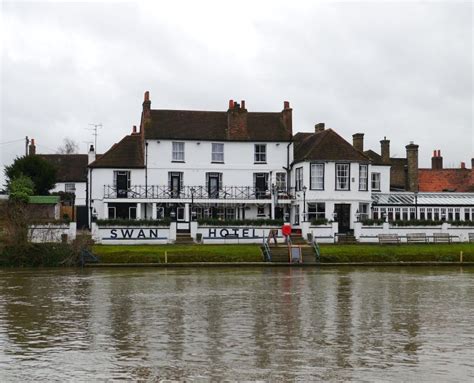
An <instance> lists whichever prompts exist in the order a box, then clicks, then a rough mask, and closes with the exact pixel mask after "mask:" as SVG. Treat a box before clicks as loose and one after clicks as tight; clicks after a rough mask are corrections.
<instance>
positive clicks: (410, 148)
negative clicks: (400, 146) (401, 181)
mask: <svg viewBox="0 0 474 383" xmlns="http://www.w3.org/2000/svg"><path fill="white" fill-rule="evenodd" d="M405 148H406V150H407V180H406V189H407V191H411V192H415V191H418V145H415V144H414V143H413V142H410V144H409V145H407V146H405Z"/></svg>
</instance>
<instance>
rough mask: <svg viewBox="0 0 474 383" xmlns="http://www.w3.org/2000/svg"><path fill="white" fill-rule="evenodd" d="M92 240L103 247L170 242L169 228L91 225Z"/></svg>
mask: <svg viewBox="0 0 474 383" xmlns="http://www.w3.org/2000/svg"><path fill="white" fill-rule="evenodd" d="M91 231H92V239H93V240H94V241H96V242H97V243H100V244H103V245H144V244H145V245H146V244H147V245H153V244H154V245H158V244H167V243H170V242H172V238H171V235H170V228H169V227H163V226H157V227H149V226H127V227H124V226H102V227H99V226H98V225H97V224H96V223H92V230H91Z"/></svg>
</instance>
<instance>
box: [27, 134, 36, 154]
mask: <svg viewBox="0 0 474 383" xmlns="http://www.w3.org/2000/svg"><path fill="white" fill-rule="evenodd" d="M35 154H36V145H35V139H34V138H32V139H31V142H30V146H29V147H28V155H30V156H34V155H35Z"/></svg>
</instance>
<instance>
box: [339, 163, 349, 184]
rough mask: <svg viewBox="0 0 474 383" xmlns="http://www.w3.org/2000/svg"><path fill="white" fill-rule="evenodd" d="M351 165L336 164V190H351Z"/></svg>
mask: <svg viewBox="0 0 474 383" xmlns="http://www.w3.org/2000/svg"><path fill="white" fill-rule="evenodd" d="M349 181H350V165H349V164H336V190H350V184H349Z"/></svg>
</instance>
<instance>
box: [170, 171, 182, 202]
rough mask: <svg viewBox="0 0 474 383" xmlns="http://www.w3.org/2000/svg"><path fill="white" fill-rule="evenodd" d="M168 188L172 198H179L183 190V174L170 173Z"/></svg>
mask: <svg viewBox="0 0 474 383" xmlns="http://www.w3.org/2000/svg"><path fill="white" fill-rule="evenodd" d="M168 187H169V190H170V194H171V197H172V198H179V197H180V194H181V191H182V190H183V172H169V173H168Z"/></svg>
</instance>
